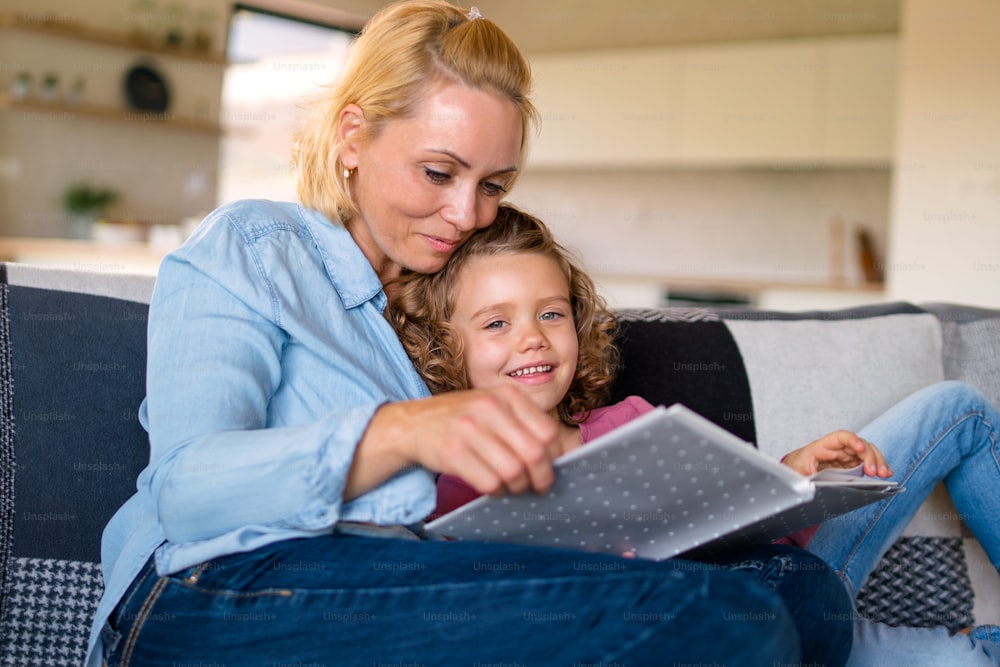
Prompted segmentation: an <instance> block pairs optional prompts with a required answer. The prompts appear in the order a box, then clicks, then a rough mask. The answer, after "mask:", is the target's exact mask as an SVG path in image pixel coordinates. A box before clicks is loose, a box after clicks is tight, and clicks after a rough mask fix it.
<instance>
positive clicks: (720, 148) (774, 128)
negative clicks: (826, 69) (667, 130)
mask: <svg viewBox="0 0 1000 667" xmlns="http://www.w3.org/2000/svg"><path fill="white" fill-rule="evenodd" d="M819 51H820V46H819V44H817V43H814V42H789V43H786V42H775V43H763V44H737V45H732V46H730V45H727V46H721V47H704V48H697V49H690V50H688V51H686V52H685V53H684V54H682V56H681V62H682V72H683V74H682V76H683V84H682V86H681V95H680V97H679V99H678V101H677V102H678V104H679V106H680V114H681V118H682V122H683V127H684V132H683V134H682V139H681V142H680V145H679V147H678V153H677V157H678V158H679V159H680V160H683V161H685V162H694V163H718V162H731V161H734V162H794V161H808V160H812V159H815V158H816V157H817V156H816V154H815V151H814V143H813V138H814V136H815V134H816V131H817V123H818V113H817V112H818V109H817V105H818V103H819V88H820V85H821V81H820V74H821V73H820V69H819V65H820V56H819Z"/></svg>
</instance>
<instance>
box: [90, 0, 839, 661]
mask: <svg viewBox="0 0 1000 667" xmlns="http://www.w3.org/2000/svg"><path fill="white" fill-rule="evenodd" d="M529 87H530V73H529V69H528V65H527V63H526V61H525V59H524V58H523V56H522V55H521V54H520V52H519V51H518V50H517V48H516V47H515V46H514V45H513V43H512V42H511V41H510V40H509V39H508V38H507V37H506V35H504V34H503V32H502V31H500V30H499V29H498V28H497V27H496V26H495V25H493V24H492V23H491V22H489V21H488V20H485V19H483V18H481V16H480V15H479V13H478V12H477V11H476V10H473V11H471V12H469V13H468V14H466V13H465V12H464V11H462V10H459V9H458V8H456V7H454V6H453V5H450V4H448V3H446V2H442V1H437V0H427V1H422V2H404V3H401V4H398V5H393V6H390V7H388V8H386V9H385V10H383V11H382V12H380V13H379V14H377V15H376V16H375V17H374V18H373V19H372V20H371V22H370V23H369V24H368V26H367V27H366V28H365V30H364V32H363V34H362V35H361V36H360V37H359V39H358V40H356V43H355V44H354V46H353V48H352V53H351V55H350V57H349V59H348V61H347V63H346V65H345V68H344V70H343V72H342V73H341V76H340V78H339V80H338V81H337V83H336V84H335V86H334V87H333V88H332V89H331V91H330V92H329V94H328V96H327V98H326V100H325V102H324V103H323V104H322V105H321V106H320V107H319V109H318V113H317V114H316V115H315V116H314V117H313V119H312V120H311V121H310V122H309V123H308V124H307V126H306V128H305V130H304V133H303V135H302V136H301V137H300V138H299V142H298V144H297V147H296V163H297V167H298V170H299V173H300V177H301V182H300V197H301V200H302V204H303V206H297V205H292V204H280V203H274V202H263V201H244V202H237V203H235V204H231V205H228V206H224V207H222V208H220V209H219V210H217V211H216V212H214V213H213V214H211V215H210V216H209V217H208V218H207V219H206V220H205V221H204V222H203V224H202V225H201V226H200V227H199V229H198V230H197V231H196V232H195V234H194V235H193V236H192V237H191V239H189V241H188V242H187V243H185V245H184V246H183V247H182V248H180V249H179V250H177V251H175V252H174V253H171V254H170V255H169V256H168V257H166V258H165V259H164V261H163V263H162V265H161V268H160V273H159V276H158V279H157V285H156V289H155V293H154V295H153V299H152V302H151V304H150V319H149V339H148V347H149V351H148V370H147V397H146V400H145V401H144V402H143V404H142V406H141V408H140V417H141V420H142V423H143V425H144V426H145V427H146V429H147V430H148V431H149V434H150V464H149V466H148V467H147V468H146V470H144V471H143V473H142V474H141V475H140V477H139V479H138V484H137V486H138V491H137V493H136V495H135V496H134V497H133V498H131V499H130V500H129V501H128V502H127V503H126V504H125V506H123V507H122V509H121V510H120V511H119V512H118V513H117V514H116V515H115V517H114V518H113V519H112V520H111V522H110V523H109V525H108V528H107V529H106V531H105V535H104V541H103V558H102V560H103V567H104V577H105V582H106V591H105V595H104V597H103V599H102V601H101V603H100V606H99V609H98V612H97V616H96V619H95V624H94V631H93V634H92V639H91V651H90V653H89V655H88V664H90V665H97V664H100V662H101V659H102V657H103V658H104V660H106V662H107V664H108V665H112V666H116V665H179V664H214V663H220V664H238V665H241V666H245V665H274V664H337V665H362V664H365V665H371V664H398V663H406V664H435V665H436V664H470V663H476V662H479V663H482V664H486V663H492V662H498V661H501V662H502V661H507V662H510V663H515V662H520V663H522V664H528V663H531V664H546V665H548V664H573V663H574V662H575V663H578V664H585V663H600V662H604V663H607V662H614V661H620V662H623V663H629V664H662V659H663V657H664V656H670V658H671V659H672V660H678V661H685V660H688V661H693V660H695V659H699V660H709V661H717V662H723V663H725V664H729V665H741V664H742V665H758V664H774V663H780V662H783V663H792V662H796V661H797V660H798V659H799V655H800V653H799V633H798V631H797V630H796V626H795V623H794V622H793V619H792V617H791V615H790V614H789V612H788V610H787V609H786V608H785V606H784V605H783V604H782V603H781V601H780V600H779V599H778V598H777V597H776V596H775V595H774V594H773V593H772V592H771V591H770V590H768V589H767V587H766V586H762V585H761V584H760V583H759V582H758V581H755V580H754V578H753V577H749V576H746V575H744V574H740V573H735V572H726V571H718V570H717V569H708V568H704V567H695V568H685V567H679V566H678V565H677V564H671V565H667V566H664V564H661V563H650V562H645V561H634V562H631V561H628V560H627V559H624V558H617V557H610V556H598V555H590V554H582V553H581V554H575V553H574V554H572V556H571V557H567V554H566V553H564V552H560V551H549V550H542V549H530V548H523V547H501V546H497V545H486V544H477V543H472V542H470V543H449V542H443V541H433V540H426V539H421V538H422V537H424V536H423V535H422V534H421V531H420V529H419V525H414V524H417V522H419V520H420V519H421V518H422V517H424V516H426V515H427V514H428V513H429V512H430V511H431V510H432V509H433V507H434V500H435V489H434V483H433V479H432V476H431V474H430V472H429V471H439V472H448V473H453V474H456V475H458V476H460V477H463V478H467V479H468V478H473V479H478V480H480V482H481V483H482V484H483V485H484V486H489V487H491V488H495V489H498V490H502V491H505V492H510V493H522V492H528V491H544V490H545V489H546V488H547V487H548V486H549V484H550V483H551V481H552V478H553V473H552V468H551V464H550V461H551V459H552V458H553V457H554V456H555V455H556V453H557V451H558V446H559V443H558V427H557V425H556V423H555V422H554V421H553V420H552V419H551V418H550V417H549V416H548V415H546V414H545V413H544V412H542V411H541V410H539V409H538V408H537V407H535V406H534V405H533V404H532V403H531V402H530V401H529V400H528V399H527V398H525V397H523V396H521V394H520V393H519V392H518V391H516V390H514V389H511V388H497V389H492V390H481V391H467V392H454V393H451V394H448V395H445V396H438V397H433V398H431V397H429V396H428V391H427V388H426V386H425V385H424V383H423V382H422V380H421V378H420V376H419V375H418V374H417V373H416V371H415V370H414V369H413V367H412V364H411V363H410V362H409V360H408V358H407V356H406V354H405V352H404V351H403V349H402V347H401V346H400V344H399V342H398V340H397V338H396V337H395V335H394V333H393V330H392V328H391V326H390V325H389V324H388V322H387V321H386V320H385V319H384V317H383V315H382V311H383V309H384V307H385V304H386V295H385V293H384V291H383V289H382V285H383V284H384V283H386V282H388V281H390V280H392V279H393V278H395V277H397V276H398V275H400V273H401V272H402V271H404V270H409V271H415V272H421V273H433V272H436V271H438V270H440V269H441V268H442V267H443V266H444V264H445V262H446V261H447V259H448V257H449V256H450V255H451V254H452V252H453V251H454V250H455V249H456V248H457V247H459V246H460V245H461V244H462V243H463V242H464V241H465V240H466V239H467V238H468V237H469V236H470V235H471V234H472V232H473V231H475V230H476V229H479V228H482V227H485V226H487V225H489V224H490V223H491V222H492V221H493V219H494V217H495V215H496V212H497V208H498V205H499V200H500V198H501V196H502V195H503V194H504V193H505V192H506V191H507V190H508V189H509V188H510V187H511V185H512V184H513V182H514V180H515V179H516V176H517V173H518V171H519V169H520V167H521V165H522V163H523V159H524V154H525V147H526V142H527V133H528V130H529V129H530V128H531V127H532V126H533V124H534V122H535V119H536V113H535V110H534V108H533V107H532V105H531V103H530V101H529V100H528V91H529ZM769 574H772V575H773V574H774V573H773V572H769ZM830 577H831V578H832V574H831V575H830ZM845 597H846V596H845ZM836 600H839V598H837V599H836ZM831 604H832V603H831ZM830 609H832V610H841V609H842V607H841V606H838V605H836V604H833V605H832V607H830ZM821 610H824V611H825V610H826V604H825V598H822V597H821V599H820V600H819V601H817V604H816V605H815V606H814V607H813V608H812V609H811V614H812V618H813V619H814V620H817V619H818V617H819V614H820V611H821ZM733 619H749V620H744V621H743V622H733ZM842 625H843V624H842V623H839V622H836V621H834V622H832V623H828V624H827V627H836V628H839V627H841V626H842ZM723 633H724V634H725V636H726V639H727V641H726V642H719V641H717V638H718V637H719V636H720V635H722V634H723ZM848 634H849V633H848ZM848 640H849V637H848Z"/></svg>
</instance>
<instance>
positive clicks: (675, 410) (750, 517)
mask: <svg viewBox="0 0 1000 667" xmlns="http://www.w3.org/2000/svg"><path fill="white" fill-rule="evenodd" d="M554 470H555V480H554V482H553V484H552V487H551V488H550V490H549V491H548V492H547V493H545V494H531V493H527V494H521V495H507V496H501V497H494V496H483V497H480V498H477V499H476V500H474V501H472V502H470V503H468V504H466V505H463V506H462V507H459V508H457V509H455V510H454V511H452V512H449V513H448V514H446V515H444V516H442V517H439V518H438V519H435V520H434V521H432V522H430V523H429V524H428V525H427V529H428V530H431V531H433V532H435V533H438V534H441V535H445V536H447V537H450V538H453V539H474V540H485V541H499V542H512V543H520V544H533V545H545V546H557V547H564V548H570V549H581V550H585V551H599V552H607V553H614V554H624V553H632V554H634V555H636V556H640V557H643V558H652V559H665V558H672V557H675V556H680V555H683V554H693V553H699V552H700V553H710V552H712V551H715V550H725V549H728V548H732V547H734V546H739V545H745V544H754V543H760V542H768V541H772V540H775V539H777V538H780V537H783V536H785V535H788V534H790V533H793V532H795V531H798V530H801V529H803V528H807V527H809V526H813V525H816V524H818V523H822V522H823V521H827V520H830V519H832V518H835V517H838V516H841V515H843V514H845V513H847V512H850V511H851V510H853V509H857V508H859V507H862V506H864V505H867V504H869V503H873V502H877V501H879V500H882V499H885V498H888V497H890V496H891V495H893V494H895V493H899V492H902V491H903V490H904V489H903V487H901V486H899V485H898V484H897V483H896V482H892V481H886V480H882V479H878V478H870V477H864V476H863V475H861V474H860V467H859V468H857V469H854V470H850V471H844V470H837V469H825V470H822V471H820V472H819V473H817V474H815V475H812V476H811V477H806V476H804V475H800V474H799V473H798V472H796V471H794V470H792V469H791V468H789V467H788V466H785V465H783V464H782V463H780V462H778V461H776V460H774V459H772V458H771V457H769V456H768V455H766V454H764V453H763V452H761V451H759V450H758V449H757V448H755V447H754V446H753V445H751V444H750V443H748V442H745V441H744V440H741V439H740V438H738V437H737V436H735V435H733V434H732V433H730V432H729V431H726V430H725V429H724V428H722V427H720V426H718V425H716V424H715V423H713V422H711V421H709V420H708V419H705V418H704V417H702V416H701V415H699V414H697V413H695V412H694V411H692V410H690V409H689V408H687V407H685V406H683V405H681V404H674V405H672V406H670V407H663V406H659V407H657V408H655V409H654V410H653V411H651V412H649V413H647V414H644V415H642V416H640V417H638V418H637V419H634V420H632V421H630V422H628V423H627V424H624V425H622V426H620V427H618V428H616V429H615V430H613V431H611V432H609V433H606V434H604V435H602V436H601V437H599V438H596V439H594V440H592V441H591V442H589V443H587V444H585V445H583V446H581V447H578V448H577V449H574V450H573V451H571V452H568V453H567V454H565V455H563V456H561V457H559V458H558V459H556V460H555V462H554Z"/></svg>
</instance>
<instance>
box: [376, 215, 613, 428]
mask: <svg viewBox="0 0 1000 667" xmlns="http://www.w3.org/2000/svg"><path fill="white" fill-rule="evenodd" d="M521 253H535V254H539V255H544V256H546V257H550V258H552V259H553V260H555V261H556V262H557V263H558V264H559V266H560V268H561V269H562V272H563V275H565V276H566V281H567V282H568V283H569V292H570V303H571V305H572V309H573V322H574V324H575V326H576V333H577V338H578V339H579V356H578V359H577V366H576V373H575V374H574V376H573V381H572V382H571V383H570V387H569V390H568V391H567V392H566V396H565V397H563V400H562V401H561V402H560V403H559V406H558V408H557V411H558V414H559V418H560V420H562V421H563V422H564V423H566V424H570V425H573V424H577V423H579V422H581V421H583V420H584V419H586V417H587V415H588V414H589V413H590V411H591V410H593V409H594V408H597V407H600V406H601V405H602V404H603V403H604V402H605V401H606V400H607V394H608V391H609V389H610V385H611V382H612V380H614V376H615V371H616V370H617V368H618V361H619V353H618V348H617V347H616V346H615V344H614V332H615V327H616V324H617V323H616V321H615V317H614V315H613V314H612V313H611V310H610V309H609V308H608V306H607V304H606V302H605V300H604V299H603V298H602V297H601V295H600V294H598V292H597V289H596V288H595V286H594V282H593V281H592V280H591V279H590V277H589V276H588V275H587V274H586V273H584V271H583V270H582V269H581V268H580V267H579V265H578V264H577V262H576V260H575V259H574V257H573V256H572V254H571V253H570V252H569V251H568V250H567V249H566V248H564V247H563V246H561V245H559V243H557V242H556V240H555V239H554V238H553V236H552V233H551V232H550V231H549V229H548V228H547V227H546V226H545V225H544V224H543V223H542V222H541V221H540V220H538V219H537V218H535V217H533V216H531V215H529V214H527V213H525V212H523V211H521V210H519V209H517V208H515V207H514V206H511V205H510V204H506V203H504V204H501V205H500V208H499V210H498V211H497V217H496V220H495V221H494V222H493V224H491V225H490V226H489V227H486V228H484V229H481V230H479V231H477V232H476V233H475V234H473V235H472V236H471V237H470V238H469V240H468V241H466V242H465V243H464V244H463V245H462V246H461V247H459V249H458V250H456V251H455V253H454V254H453V255H452V256H451V258H450V259H449V260H448V264H447V265H446V266H445V267H444V269H442V270H441V271H439V272H438V273H434V274H416V273H410V274H406V275H403V276H401V277H400V278H399V279H397V280H396V281H394V282H392V283H390V284H389V285H387V287H389V289H390V291H391V292H392V294H393V296H392V299H391V300H390V302H389V306H388V308H387V309H386V317H387V318H388V320H389V322H390V323H391V324H392V326H393V327H394V328H395V329H396V332H397V333H398V335H399V339H400V341H402V343H403V348H404V349H405V350H406V353H407V354H408V355H409V356H410V358H411V359H412V360H413V363H414V365H415V366H416V368H417V370H418V371H419V372H420V374H421V375H422V376H423V377H424V380H425V381H426V382H427V386H428V387H429V388H430V390H431V392H432V393H435V394H438V393H441V392H445V391H452V390H456V389H469V388H470V387H469V382H468V376H467V374H466V372H465V361H464V350H463V349H462V341H461V338H460V337H459V336H458V335H457V334H456V332H455V331H454V329H453V328H452V327H451V325H450V324H449V320H450V319H451V314H452V307H453V304H454V298H455V293H456V286H457V281H458V280H459V278H460V276H461V272H462V269H463V267H464V266H465V265H466V264H467V262H468V260H469V258H470V257H483V256H486V257H490V256H497V255H516V254H521Z"/></svg>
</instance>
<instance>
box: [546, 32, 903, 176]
mask: <svg viewBox="0 0 1000 667" xmlns="http://www.w3.org/2000/svg"><path fill="white" fill-rule="evenodd" d="M897 42H898V40H897V39H896V38H895V37H893V36H864V37H843V38H822V39H819V38H817V39H802V40H786V41H768V42H745V43H736V44H721V45H701V46H689V47H677V48H649V49H637V50H632V51H609V52H604V53H586V54H582V53H581V54H538V55H534V56H532V59H531V60H532V67H533V69H534V71H535V73H536V99H537V103H538V106H539V109H541V111H542V114H543V123H542V130H541V134H540V136H539V137H538V138H537V140H536V141H535V144H534V147H533V149H532V152H531V155H530V157H529V165H530V166H532V167H536V168H557V169H562V168H570V169H571V168H604V167H608V166H658V167H664V166H666V167H671V166H678V167H691V166H694V167H701V166H708V167H712V166H720V167H731V166H751V167H752V166H780V167H796V166H798V167H801V166H803V165H807V166H810V167H820V166H826V165H840V166H851V165H858V166H888V165H889V164H890V163H891V161H892V151H893V140H892V139H893V134H894V118H895V95H896V86H895V80H896V76H897V70H898V62H897Z"/></svg>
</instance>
